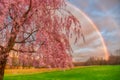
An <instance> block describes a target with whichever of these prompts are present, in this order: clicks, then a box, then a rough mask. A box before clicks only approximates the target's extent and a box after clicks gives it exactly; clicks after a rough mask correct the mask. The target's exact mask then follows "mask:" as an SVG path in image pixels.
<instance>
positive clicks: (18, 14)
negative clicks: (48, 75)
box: [0, 0, 81, 80]
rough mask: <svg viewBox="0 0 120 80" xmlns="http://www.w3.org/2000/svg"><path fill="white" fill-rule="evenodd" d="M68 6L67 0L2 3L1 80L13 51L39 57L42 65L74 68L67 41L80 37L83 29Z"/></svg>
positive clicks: (3, 1)
mask: <svg viewBox="0 0 120 80" xmlns="http://www.w3.org/2000/svg"><path fill="white" fill-rule="evenodd" d="M65 5H66V4H65V1H64V0H0V80H3V76H4V69H5V65H6V61H7V57H8V56H9V55H8V54H9V53H10V52H11V51H17V52H19V53H22V54H24V55H25V54H27V53H32V55H31V56H33V57H34V56H39V59H40V65H44V66H48V67H61V68H66V67H72V66H73V65H72V59H71V55H69V54H68V53H70V51H71V48H70V44H69V40H68V39H69V38H70V35H73V34H74V35H75V34H76V35H77V37H80V30H81V29H80V24H79V21H78V20H77V19H76V18H75V17H74V16H73V15H72V14H71V13H70V12H69V11H68V10H66V9H65V8H64V7H65ZM71 30H72V32H74V33H71ZM77 37H76V38H77ZM21 58H24V57H23V56H21ZM26 60H27V59H26ZM58 63H59V64H58Z"/></svg>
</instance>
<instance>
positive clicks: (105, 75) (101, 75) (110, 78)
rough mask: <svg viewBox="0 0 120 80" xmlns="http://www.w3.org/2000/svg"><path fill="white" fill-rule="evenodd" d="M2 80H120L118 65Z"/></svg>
mask: <svg viewBox="0 0 120 80" xmlns="http://www.w3.org/2000/svg"><path fill="white" fill-rule="evenodd" d="M4 80H120V65H118V66H89V67H82V68H74V69H71V70H66V71H53V72H44V73H35V74H28V75H12V76H11V75H5V78H4Z"/></svg>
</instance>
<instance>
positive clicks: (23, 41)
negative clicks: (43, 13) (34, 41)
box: [15, 30, 38, 43]
mask: <svg viewBox="0 0 120 80" xmlns="http://www.w3.org/2000/svg"><path fill="white" fill-rule="evenodd" d="M37 31H38V30H35V31H33V32H31V33H30V34H29V35H28V36H27V37H26V38H25V39H24V40H22V41H16V42H15V43H25V42H26V40H27V39H28V38H29V37H30V36H31V35H32V34H33V33H35V32H37Z"/></svg>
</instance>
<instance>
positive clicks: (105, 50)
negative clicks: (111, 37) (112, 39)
mask: <svg viewBox="0 0 120 80" xmlns="http://www.w3.org/2000/svg"><path fill="white" fill-rule="evenodd" d="M67 5H68V6H70V7H72V8H74V9H75V10H77V11H78V12H79V13H80V14H82V15H83V16H84V17H85V18H86V19H87V20H88V21H89V22H90V24H91V25H92V27H93V28H94V29H95V30H96V31H97V33H98V35H99V36H100V40H101V42H102V46H103V50H104V59H105V60H108V59H109V51H108V49H107V46H106V43H105V41H104V38H103V36H102V35H101V33H100V31H99V29H98V28H97V26H96V25H95V23H94V22H93V21H92V20H91V19H90V18H89V17H88V16H87V15H86V14H85V13H84V12H82V11H81V10H80V9H79V8H77V7H75V6H74V5H72V4H71V3H69V2H68V3H67Z"/></svg>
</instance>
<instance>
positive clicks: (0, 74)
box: [0, 56, 7, 80]
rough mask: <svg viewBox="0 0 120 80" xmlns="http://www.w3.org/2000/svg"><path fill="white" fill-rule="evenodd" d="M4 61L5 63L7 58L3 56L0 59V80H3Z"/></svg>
mask: <svg viewBox="0 0 120 80" xmlns="http://www.w3.org/2000/svg"><path fill="white" fill-rule="evenodd" d="M6 61H7V56H4V58H2V59H0V80H3V78H4V70H5V65H6Z"/></svg>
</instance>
